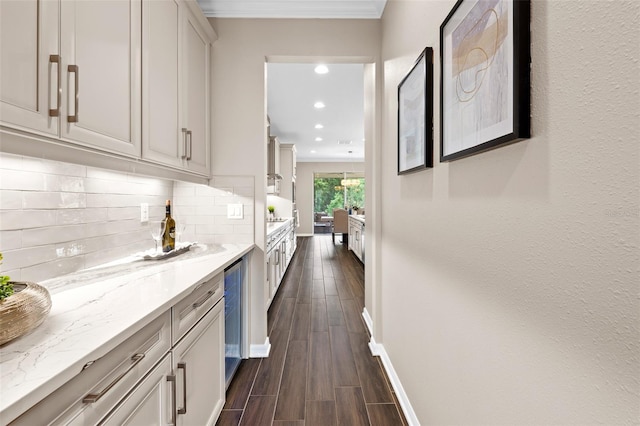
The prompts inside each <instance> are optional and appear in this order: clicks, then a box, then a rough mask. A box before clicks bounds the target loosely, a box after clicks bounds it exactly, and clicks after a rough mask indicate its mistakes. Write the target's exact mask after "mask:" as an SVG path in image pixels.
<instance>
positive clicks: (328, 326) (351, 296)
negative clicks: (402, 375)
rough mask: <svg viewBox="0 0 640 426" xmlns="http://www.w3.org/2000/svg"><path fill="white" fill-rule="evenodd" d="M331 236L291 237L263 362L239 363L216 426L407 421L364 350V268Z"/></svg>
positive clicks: (392, 423)
mask: <svg viewBox="0 0 640 426" xmlns="http://www.w3.org/2000/svg"><path fill="white" fill-rule="evenodd" d="M338 239H339V237H338V238H337V239H336V244H335V245H334V244H332V242H331V236H330V235H327V236H324V235H322V236H315V237H304V238H299V239H298V242H299V244H298V249H297V250H296V253H295V256H294V258H293V261H292V263H291V265H290V266H289V269H288V271H287V274H286V276H285V278H284V280H283V282H282V284H281V286H280V289H279V290H278V294H277V295H276V298H275V299H274V301H273V303H272V305H271V307H270V309H269V313H268V328H269V339H270V341H271V353H270V355H269V358H263V359H248V360H244V361H243V363H242V364H241V366H240V368H239V370H238V372H237V373H236V376H235V378H234V380H233V382H232V383H231V385H230V387H229V389H228V391H227V402H226V404H225V407H224V410H223V411H222V415H221V416H220V419H219V420H218V423H217V424H218V425H220V426H227V425H238V424H241V425H250V426H258V425H272V424H273V425H280V426H284V425H296V426H312V425H322V426H330V425H349V426H356V425H381V426H383V425H385V426H386V425H389V426H396V425H403V424H406V421H405V420H404V419H403V417H402V414H401V410H400V409H399V404H398V402H397V399H396V397H395V394H394V393H393V389H392V388H391V386H390V385H389V382H388V379H387V378H386V375H385V373H384V370H383V368H382V364H381V363H380V361H379V359H378V358H376V357H373V356H371V353H370V351H369V347H368V342H369V334H368V332H367V330H366V325H365V324H364V321H363V319H362V315H361V314H362V310H363V307H364V268H363V266H362V264H361V263H360V262H359V261H358V260H357V259H356V258H355V256H354V255H353V254H352V253H349V252H348V250H347V247H346V245H342V244H340V243H339V242H338Z"/></svg>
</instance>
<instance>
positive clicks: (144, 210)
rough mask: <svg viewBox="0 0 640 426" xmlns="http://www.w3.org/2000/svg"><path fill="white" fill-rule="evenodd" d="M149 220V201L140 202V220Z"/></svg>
mask: <svg viewBox="0 0 640 426" xmlns="http://www.w3.org/2000/svg"><path fill="white" fill-rule="evenodd" d="M148 221H149V203H140V222H148Z"/></svg>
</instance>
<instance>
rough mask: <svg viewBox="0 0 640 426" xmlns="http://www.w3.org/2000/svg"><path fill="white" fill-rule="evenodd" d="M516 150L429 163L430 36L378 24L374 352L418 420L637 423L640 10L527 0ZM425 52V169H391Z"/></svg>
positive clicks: (438, 17)
mask: <svg viewBox="0 0 640 426" xmlns="http://www.w3.org/2000/svg"><path fill="white" fill-rule="evenodd" d="M531 3H532V6H531V14H532V24H531V34H532V72H531V75H532V91H531V94H532V101H531V106H532V111H531V113H532V117H533V122H532V131H533V137H532V138H531V139H529V140H527V141H524V142H519V143H516V144H513V145H510V146H505V147H501V148H499V149H496V150H493V151H490V152H486V153H483V154H479V155H475V156H472V157H469V158H466V159H462V160H457V161H454V162H450V163H439V162H438V161H437V158H438V157H439V146H438V140H439V137H440V133H439V125H438V124H437V123H439V117H440V114H439V110H438V105H439V79H440V72H439V27H440V24H441V23H442V21H443V20H444V18H445V17H446V16H447V14H448V13H449V11H450V10H451V8H452V7H453V5H454V4H455V0H448V1H395V0H391V1H390V2H389V3H388V4H387V7H386V9H385V12H384V16H383V20H382V22H383V46H382V55H383V60H384V91H385V94H384V96H385V98H384V110H383V112H382V114H383V119H382V127H383V141H382V145H381V147H380V150H381V161H382V192H381V199H382V200H384V202H383V203H382V229H381V246H382V247H381V259H380V261H381V271H382V279H381V282H380V285H381V286H382V289H381V303H382V319H383V321H382V325H383V330H382V332H381V335H380V336H378V339H379V341H380V339H381V341H382V343H383V344H384V347H385V349H386V352H387V353H388V355H389V357H390V359H391V361H392V362H393V365H394V367H395V370H396V372H397V374H398V376H399V377H400V379H401V382H402V384H403V386H404V388H405V390H406V392H407V394H408V396H409V398H410V401H411V403H412V406H413V408H414V410H415V411H416V414H417V417H418V419H419V420H420V423H421V424H425V425H428V424H468V425H470V424H545V425H551V424H555V425H557V424H596V423H602V424H611V425H613V424H616V425H621V424H632V423H633V424H635V423H637V422H638V421H639V420H640V416H639V411H638V407H639V405H638V404H639V402H638V401H640V382H639V381H640V344H639V342H640V332H639V321H640V299H639V297H638V294H639V291H640V288H639V285H640V277H639V265H640V256H639V246H640V235H639V234H640V202H639V201H640V196H639V194H640V175H639V169H640V161H639V146H640V145H639V144H638V141H639V140H640V95H639V88H640V42H639V40H640V26H639V25H638V22H639V19H640V2H637V1H587V2H580V1H556V0H534V1H532V2H531ZM425 46H433V48H434V52H435V55H434V56H435V57H434V59H435V67H434V71H435V81H434V83H435V88H436V89H435V91H434V101H433V102H434V106H436V111H435V115H434V122H435V123H436V125H435V141H436V147H435V157H436V164H435V167H434V168H433V169H432V170H427V171H423V172H420V173H416V174H412V175H407V176H402V177H398V176H397V175H396V144H395V140H396V121H397V120H396V111H397V105H396V104H397V100H396V99H397V93H396V88H397V85H398V83H399V82H400V80H401V79H402V78H403V77H404V75H405V74H406V73H407V72H408V70H409V69H410V68H411V66H412V64H413V62H414V61H415V60H416V58H417V57H418V55H419V54H420V52H421V51H422V50H423V49H424V47H425Z"/></svg>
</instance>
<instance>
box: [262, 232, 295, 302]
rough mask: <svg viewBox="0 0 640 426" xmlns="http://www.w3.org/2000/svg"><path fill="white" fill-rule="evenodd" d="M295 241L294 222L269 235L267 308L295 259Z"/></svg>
mask: <svg viewBox="0 0 640 426" xmlns="http://www.w3.org/2000/svg"><path fill="white" fill-rule="evenodd" d="M294 239H295V228H294V226H293V220H289V221H287V223H286V224H284V225H282V226H281V227H279V228H278V229H276V230H274V231H273V232H271V233H270V234H269V235H267V256H266V269H267V280H266V287H267V288H266V290H267V291H266V294H267V303H266V305H267V307H269V305H270V304H271V302H272V301H273V298H274V297H275V295H276V292H277V291H278V288H279V287H280V284H281V283H282V279H283V278H284V275H285V273H286V272H287V268H288V267H289V264H290V263H291V260H292V259H293V254H294V252H295V250H296V246H295V244H294V243H293V241H294Z"/></svg>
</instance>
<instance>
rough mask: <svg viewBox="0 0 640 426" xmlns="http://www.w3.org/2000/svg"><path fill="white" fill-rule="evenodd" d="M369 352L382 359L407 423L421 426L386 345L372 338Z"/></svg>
mask: <svg viewBox="0 0 640 426" xmlns="http://www.w3.org/2000/svg"><path fill="white" fill-rule="evenodd" d="M365 321H366V319H365ZM369 350H371V354H372V355H373V356H379V357H380V361H382V366H383V367H384V369H385V371H386V372H387V376H388V377H389V381H390V382H391V386H392V387H393V391H394V392H395V393H396V396H397V397H398V401H399V402H400V408H402V412H403V413H404V417H405V418H406V419H407V423H409V426H420V421H418V417H416V413H415V411H413V407H412V406H411V402H409V398H408V397H407V394H406V393H405V391H404V388H403V387H402V383H400V378H398V375H397V374H396V370H394V368H393V365H392V364H391V359H389V355H388V354H387V351H386V350H385V349H384V345H382V344H380V343H376V341H375V339H374V338H373V337H371V340H370V341H369Z"/></svg>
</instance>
